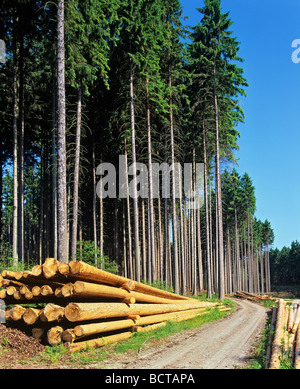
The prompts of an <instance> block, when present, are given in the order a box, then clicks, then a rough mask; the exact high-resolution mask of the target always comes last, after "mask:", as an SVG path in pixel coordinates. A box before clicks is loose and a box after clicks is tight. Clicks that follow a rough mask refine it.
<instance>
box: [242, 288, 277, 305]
mask: <svg viewBox="0 0 300 389" xmlns="http://www.w3.org/2000/svg"><path fill="white" fill-rule="evenodd" d="M234 296H235V297H239V298H243V299H246V300H250V301H255V302H256V303H260V302H261V301H263V300H274V301H276V300H277V299H275V298H274V297H271V296H269V295H267V294H258V293H249V292H244V291H237V292H235V293H234Z"/></svg>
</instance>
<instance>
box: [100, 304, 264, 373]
mask: <svg viewBox="0 0 300 389" xmlns="http://www.w3.org/2000/svg"><path fill="white" fill-rule="evenodd" d="M234 301H236V303H237V305H238V309H237V310H236V311H235V312H234V313H232V314H231V315H229V316H227V317H225V318H224V319H221V320H218V321H216V322H213V323H208V324H206V325H205V326H203V327H201V328H196V329H193V330H189V331H186V332H184V333H182V334H177V335H174V336H172V337H171V338H169V339H168V340H167V341H166V343H164V344H163V345H162V346H158V347H154V348H153V347H151V348H149V349H147V350H144V351H142V352H140V353H139V354H138V355H136V356H132V355H130V356H126V355H124V356H122V358H121V359H120V360H118V361H114V362H112V361H110V362H109V363H108V365H107V366H106V367H107V368H120V369H233V368H234V367H239V366H243V365H244V364H245V362H246V358H247V356H249V354H250V353H251V349H252V347H253V344H254V343H255V342H256V341H257V340H258V338H259V336H260V333H261V331H262V330H263V329H264V327H265V323H266V318H267V312H268V309H267V308H264V307H263V306H260V305H258V304H255V303H252V302H250V301H246V300H238V299H236V300H234Z"/></svg>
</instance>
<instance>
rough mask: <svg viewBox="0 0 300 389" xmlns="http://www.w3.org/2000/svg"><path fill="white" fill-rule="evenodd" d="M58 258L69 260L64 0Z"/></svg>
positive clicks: (59, 45)
mask: <svg viewBox="0 0 300 389" xmlns="http://www.w3.org/2000/svg"><path fill="white" fill-rule="evenodd" d="M57 95H58V107H57V108H58V122H57V199H58V209H57V222H58V226H57V227H58V231H57V232H58V242H57V258H58V260H59V261H61V262H65V263H67V262H68V231H67V192H66V183H67V173H66V108H65V46H64V0H58V8H57Z"/></svg>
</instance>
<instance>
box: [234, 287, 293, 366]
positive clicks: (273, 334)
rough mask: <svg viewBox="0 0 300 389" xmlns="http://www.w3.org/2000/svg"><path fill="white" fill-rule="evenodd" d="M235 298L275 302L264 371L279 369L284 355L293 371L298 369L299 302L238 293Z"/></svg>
mask: <svg viewBox="0 0 300 389" xmlns="http://www.w3.org/2000/svg"><path fill="white" fill-rule="evenodd" d="M234 295H235V296H236V297H240V298H244V299H247V300H251V301H254V302H258V303H259V302H261V301H263V300H268V299H269V300H270V299H272V300H275V301H277V302H278V304H277V305H278V306H275V305H274V306H273V308H272V319H271V325H270V329H271V331H270V337H269V341H268V349H267V355H266V363H265V367H266V369H268V368H269V369H280V365H281V360H283V358H284V354H286V355H288V358H290V362H291V364H292V365H293V367H294V368H295V369H300V326H299V322H300V302H299V300H295V301H294V302H293V301H288V302H289V303H288V302H287V300H284V299H276V298H271V297H270V296H268V295H260V294H256V293H249V292H243V291H238V292H235V294H234Z"/></svg>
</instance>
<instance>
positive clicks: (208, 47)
mask: <svg viewBox="0 0 300 389" xmlns="http://www.w3.org/2000/svg"><path fill="white" fill-rule="evenodd" d="M198 11H199V12H200V13H201V14H202V15H203V17H202V19H201V22H200V23H198V25H196V26H195V27H194V30H193V33H192V34H191V38H192V43H191V45H190V52H191V57H192V60H193V62H192V65H193V66H196V68H197V74H198V79H197V80H198V84H199V87H200V88H202V90H203V91H204V90H205V93H206V94H207V95H208V96H209V101H210V105H211V107H213V111H212V112H213V119H214V125H215V176H216V178H215V192H216V214H217V217H216V222H217V233H218V269H219V270H218V273H219V274H218V276H219V297H220V298H221V299H223V298H224V295H225V279H224V242H223V212H222V191H221V167H220V159H221V155H222V149H221V147H220V146H221V141H220V137H221V128H222V121H221V118H222V115H221V114H220V106H221V105H222V106H223V107H224V105H223V104H222V102H223V101H224V102H225V103H226V106H227V107H228V108H227V112H230V111H233V110H237V111H240V107H239V104H238V102H237V101H236V98H237V97H238V96H239V95H244V94H245V92H244V90H243V89H242V87H244V86H246V85H247V83H246V80H245V79H244V77H243V70H242V69H241V68H239V67H238V66H237V65H236V62H237V61H241V59H240V58H239V57H238V55H237V53H238V51H239V43H238V42H237V40H236V39H235V38H233V37H231V32H230V31H229V27H230V26H231V24H232V22H231V20H230V18H229V12H227V13H224V14H223V13H222V10H221V1H220V0H205V1H204V7H203V8H200V9H198ZM199 79H200V80H202V82H199ZM224 128H226V126H224Z"/></svg>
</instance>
